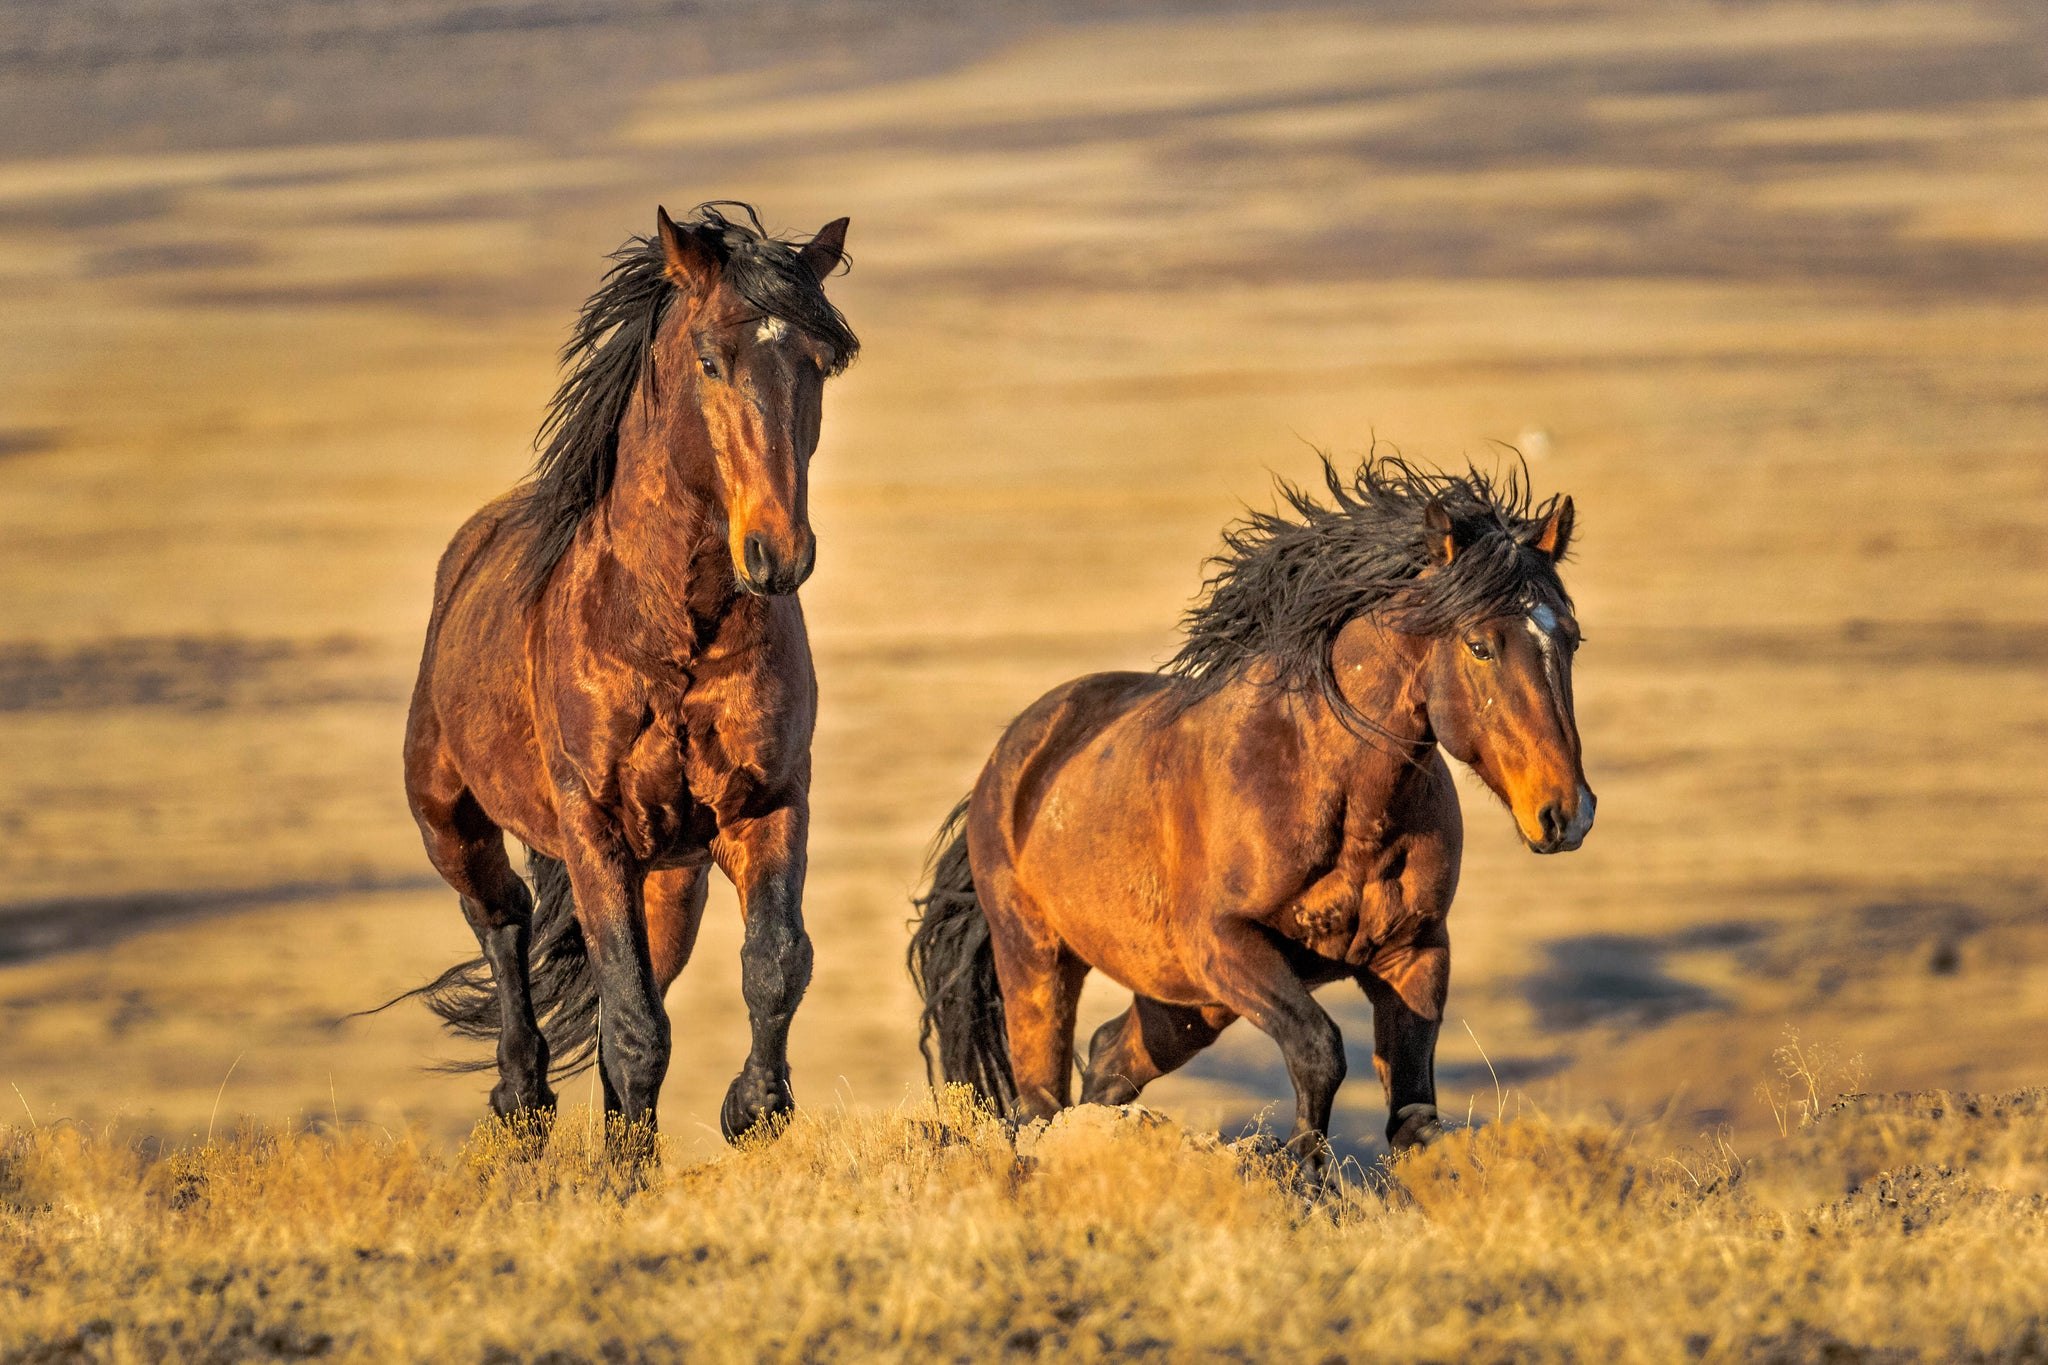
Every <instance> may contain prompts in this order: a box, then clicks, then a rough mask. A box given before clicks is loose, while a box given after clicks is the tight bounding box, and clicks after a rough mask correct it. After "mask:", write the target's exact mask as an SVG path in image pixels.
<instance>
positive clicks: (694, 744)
mask: <svg viewBox="0 0 2048 1365" xmlns="http://www.w3.org/2000/svg"><path fill="white" fill-rule="evenodd" d="M723 207H728V208H737V209H739V210H743V211H744V214H745V218H746V221H745V222H739V221H735V220H733V219H729V218H727V217H726V216H725V214H724V213H722V212H721V211H720V209H721V206H719V205H705V206H703V207H701V208H699V209H698V210H697V211H696V212H695V214H694V215H693V216H692V217H691V218H690V219H689V220H688V221H686V222H683V223H680V224H679V223H676V222H675V221H673V220H672V219H670V217H669V216H668V214H667V212H666V211H663V210H657V212H656V220H657V222H656V226H657V232H656V235H655V236H653V237H635V238H632V239H631V240H629V241H628V242H627V243H626V244H625V246H623V247H622V248H620V250H619V251H618V252H617V253H615V254H614V255H613V257H612V260H613V262H614V264H613V266H612V268H611V270H610V271H609V272H608V273H607V274H606V276H605V279H604V282H603V284H602V285H601V287H600V288H599V289H598V291H597V292H596V293H595V294H593V295H591V297H590V300H589V302H587V303H586V304H585V305H584V307H583V312H582V315H581V317H580V318H579V319H578V321H577V325H576V328H575V331H574V333H573V335H572V336H571V339H570V341H569V344H568V346H567V348H566V349H565V350H564V352H563V361H564V365H565V368H566V370H567V375H566V377H565V378H564V380H563V382H562V385H561V387H560V389H559V390H557V392H556V394H555V397H554V401H553V404H552V406H551V408H550V411H549V415H548V420H547V422H546V423H545V424H544V425H543V427H542V429H541V431H542V437H543V438H544V439H545V440H546V441H547V444H546V446H545V448H544V449H543V450H542V452H541V454H540V457H539V460H538V462H537V464H536V466H535V471H534V474H533V477H532V478H531V479H530V480H529V481H528V482H527V483H526V484H524V485H523V486H521V487H520V488H518V489H515V490H514V491H513V492H511V493H509V494H507V495H505V496H504V497H501V498H499V499H498V500H497V501H496V502H493V503H491V504H490V505H489V506H487V507H485V508H484V509H483V510H482V511H481V512H478V513H477V514H476V515H475V516H474V517H472V518H471V519H470V520H469V522H468V523H467V524H466V525H465V526H464V527H463V528H462V529H461V530H460V531H458V532H457V533H456V535H455V539H454V540H453V541H452V542H451V543H450V544H449V547H448V550H447V553H446V554H445V555H444V556H443V557H442V560H441V566H440V571H439V573H438V575H437V577H436V579H435V583H434V609H433V615H432V618H431V621H430V623H429V625H428V627H427V644H426V655H425V658H424V659H423V660H422V662H421V664H420V675H419V683H418V686H417V688H416V689H415V691H414V693H413V700H412V713H411V716H410V719H409V721H408V724H407V727H406V736H405V787H406V795H407V797H408V798H409V800H410V802H411V806H412V813H413V818H414V819H415V820H416V821H417V822H418V824H419V828H420V834H421V836H422V837H423V838H424V839H425V841H426V847H427V856H428V858H429V859H431V860H432V862H433V864H434V867H435V869H436V870H437V871H439V872H440V874H441V876H442V877H444V878H445V879H446V880H447V881H448V884H449V885H450V886H452V887H454V888H455V891H456V893H457V894H458V895H459V896H461V898H462V909H463V913H464V914H465V915H466V916H467V917H468V919H469V923H470V927H471V928H472V929H474V930H475V931H476V936H477V941H478V942H479V943H480V944H481V945H482V948H483V956H482V957H481V958H478V959H475V960H472V961H470V962H465V963H461V964H459V965H457V966H455V967H452V968H450V969H449V970H448V971H447V972H445V973H443V974H442V976H441V977H440V978H439V979H437V980H435V981H433V982H430V983H428V984H427V985H425V986H422V987H420V988H419V990H417V991H414V992H411V993H410V994H414V995H421V996H424V997H425V998H426V1001H427V1003H428V1004H429V1006H430V1007H431V1008H433V1009H434V1010H435V1012H437V1013H438V1014H440V1015H441V1017H442V1018H443V1019H444V1020H445V1021H446V1022H447V1024H448V1025H449V1027H451V1028H452V1029H454V1030H455V1031H456V1032H458V1033H461V1034H465V1035H467V1036H470V1037H476V1038H489V1039H495V1040H496V1042H497V1059H496V1063H497V1070H498V1083H497V1085H496V1087H495V1088H493V1089H492V1091H491V1107H492V1108H493V1109H494V1110H496V1111H497V1112H498V1113H499V1114H501V1115H507V1116H511V1115H520V1114H524V1115H528V1116H531V1117H534V1118H536V1119H541V1120H544V1119H545V1118H546V1116H547V1115H548V1114H550V1113H552V1111H553V1107H554V1103H555V1096H554V1092H553V1090H552V1089H550V1088H549V1084H548V1081H549V1077H550V1075H551V1074H552V1075H554V1076H557V1077H559V1076H562V1075H566V1074H570V1073H572V1072H574V1071H578V1070H581V1069H582V1068H583V1067H584V1066H586V1065H589V1063H590V1061H591V1053H592V1051H593V1049H594V1050H595V1053H596V1062H597V1067H598V1071H599V1074H600V1075H601V1076H602V1078H603V1081H604V1102H605V1109H606V1112H607V1114H608V1115H611V1116H616V1117H617V1118H618V1119H621V1120H623V1121H624V1122H623V1123H617V1124H609V1125H608V1127H609V1128H610V1129H611V1130H612V1131H613V1132H614V1133H626V1134H634V1135H635V1136H632V1137H630V1138H628V1139H626V1140H627V1141H630V1142H632V1143H633V1144H635V1147H636V1150H639V1151H642V1152H645V1151H651V1141H652V1140H651V1136H649V1135H650V1134H651V1132H652V1128H653V1124H654V1119H655V1099H656V1096H657V1094H658V1092H659V1091H660V1088H661V1082H662V1077H663V1075H664V1074H665V1073H666V1072H667V1069H668V1060H669V1024H668V1015H667V1013H666V1012H665V1010H664V1009H663V1005H662V996H663V994H664V993H665V992H666V991H667V989H668V986H669V983H671V982H672V981H674V980H675V978H676V976H677V974H678V973H680V972H681V971H682V969H683V966H684V964H685V963H687V962H688V961H689V958H690V950H691V948H692V946H693V945H694V943H695V942H696V938H697V926H698V923H699V920H700V919H701V917H702V915H703V912H704V898H705V890H706V886H705V877H706V871H705V869H706V868H707V866H708V865H710V864H712V863H716V864H717V866H718V867H719V869H720V870H721V871H722V872H724V873H725V875H726V876H727V877H729V878H730V879H731V880H732V883H733V885H734V886H735V887H736V888H737V889H738V891H739V897H740V912H741V914H742V916H743V917H744V919H745V946H744V947H743V948H742V950H741V957H740V970H741V974H742V980H743V994H744V995H745V998H746V1002H747V1012H748V1016H749V1019H750V1022H751V1024H752V1027H753V1046H752V1049H751V1050H750V1051H749V1053H748V1055H747V1061H746V1065H745V1067H744V1069H742V1070H741V1072H740V1074H739V1076H738V1078H737V1079H735V1080H734V1081H733V1083H732V1086H731V1088H730V1089H728V1090H727V1092H726V1095H725V1103H724V1106H723V1108H722V1110H721V1113H720V1119H721V1124H722V1127H723V1128H724V1130H725V1133H726V1135H727V1136H728V1137H733V1136H735V1135H737V1134H740V1133H742V1132H745V1131H747V1130H749V1129H752V1128H754V1127H756V1126H758V1125H761V1124H763V1123H766V1122H770V1121H772V1120H774V1119H776V1118H778V1117H779V1116H781V1115H783V1114H786V1113H787V1112H789V1111H790V1109H791V1108H792V1107H793V1101H792V1099H791V1096H790V1088H789V1060H788V1038H789V1025H790V1017H791V1015H792V1014H793V1013H794V1011H795V1009H796V1006H797V1002H798V1001H799V1000H800V999H801V998H802V996H803V992H804V987H805V985H806V984H807V983H808V982H809V980H810V975H811V943H810V939H809V937H808V936H807V935H806V933H805V932H804V921H803V909H802V899H803V884H804V858H805V840H806V835H807V831H808V824H809V810H810V807H809V791H810V778H811V731H812V726H813V722H814V719H815V715H816V706H817V684H816V679H815V677H814V675H813V673H812V671H811V653H810V645H809V642H808V640H807V638H806V636H805V633H804V619H803V611H802V609H801V608H800V607H799V606H798V605H797V599H796V597H795V593H796V590H797V588H798V586H799V585H801V584H802V583H803V581H804V579H805V578H806V577H807V576H808V575H809V573H810V571H811V563H812V558H813V554H814V551H815V545H816V543H815V541H814V540H813V538H812V535H811V527H810V521H809V515H808V506H807V503H808V495H807V490H808V486H809V478H808V469H809V464H810V459H811V453H812V451H813V450H814V449H815V448H816V446H817V443H818V428H819V421H820V411H821V405H822V396H823V390H824V385H825V380H826V378H827V377H828V376H830V375H833V374H836V373H838V372H839V371H840V370H841V369H843V368H844V367H845V366H846V365H847V363H848V362H850V361H851V360H852V359H853V356H854V353H855V351H856V350H857V348H858V346H859V343H858V341H857V340H856V339H855V337H854V335H853V333H852V331H851V330H850V329H849V328H848V327H847V325H846V322H845V320H844V319H843V318H842V317H841V316H840V315H839V311H838V310H837V309H836V308H834V307H833V306H832V304H831V303H830V302H828V301H827V300H826V298H825V293H824V289H823V281H824V279H825V277H826V276H827V275H829V274H830V273H831V272H832V270H833V268H834V267H835V266H837V265H838V264H839V261H840V259H841V254H842V252H841V248H842V245H843V243H844V241H845V235H846V220H845V219H844V218H841V219H838V220H837V221H835V222H832V223H829V224H827V225H826V226H825V227H824V228H823V229H822V230H820V231H819V233H818V234H817V235H816V236H815V237H813V238H811V239H810V240H809V241H808V242H807V243H803V244H801V245H799V244H797V243H794V242H788V241H783V240H779V239H777V238H774V237H770V236H768V235H767V234H766V233H765V232H764V231H762V230H761V228H760V220H759V219H758V218H757V217H756V216H755V215H754V213H753V210H752V209H750V208H747V207H746V206H745V205H725V206H723ZM506 833H510V834H512V835H513V836H514V837H516V838H517V839H519V840H520V841H521V842H523V843H524V844H525V845H526V846H527V849H528V857H529V867H530V869H531V871H532V874H533V890H532V893H529V891H528V888H527V886H526V884H525V883H524V882H522V881H521V880H520V878H519V877H518V875H517V874H515V873H514V872H513V870H512V866H511V864H510V862H509V861H508V860H507V858H506V855H505V843H504V835H505V834H506ZM401 998H403V997H401ZM488 1065H489V1063H477V1064H475V1066H474V1068H473V1069H478V1070H481V1069H483V1068H484V1067H486V1066H488Z"/></svg>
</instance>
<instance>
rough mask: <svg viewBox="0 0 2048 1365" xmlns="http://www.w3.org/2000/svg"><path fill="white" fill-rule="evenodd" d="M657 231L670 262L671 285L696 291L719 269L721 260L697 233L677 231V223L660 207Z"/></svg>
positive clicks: (678, 229)
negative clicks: (695, 289) (719, 260)
mask: <svg viewBox="0 0 2048 1365" xmlns="http://www.w3.org/2000/svg"><path fill="white" fill-rule="evenodd" d="M654 230H655V234H656V235H657V236H659V237H660V238H661V255H662V259H663V260H664V261H665V262H667V272H668V277H669V279H670V281H671V282H673V283H675V284H677V285H680V286H681V287H682V288H684V289H694V288H696V287H698V286H699V285H702V284H704V283H706V282H707V281H709V280H710V278H711V273H712V271H714V270H716V269H717V268H718V258H717V257H715V256H713V255H712V254H711V248H710V247H708V246H706V245H705V244H704V243H703V242H702V241H701V240H699V238H698V237H697V234H696V233H694V232H685V231H683V230H682V229H681V228H679V227H677V226H676V220H675V219H673V218H671V217H669V216H668V210H667V209H665V208H663V207H661V206H660V205H659V204H657V205H655V208H654Z"/></svg>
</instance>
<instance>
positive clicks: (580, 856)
mask: <svg viewBox="0 0 2048 1365" xmlns="http://www.w3.org/2000/svg"><path fill="white" fill-rule="evenodd" d="M562 830H563V834H564V840H563V842H564V845H565V848H564V852H565V853H566V855H567V856H566V857H565V858H564V859H563V861H564V862H566V863H567V864H568V867H569V884H570V886H571V887H572V888H573V890H574V892H575V896H576V918H577V921H578V922H579V923H580V924H581V925H582V926H583V941H584V944H585V946H586V948H587V949H588V951H589V954H590V966H591V970H592V971H594V972H595V973H596V975H597V998H598V1025H597V1065H598V1071H599V1074H600V1075H601V1076H602V1078H603V1080H604V1094H605V1110H606V1114H607V1117H608V1118H611V1117H616V1118H617V1119H618V1120H620V1122H617V1123H611V1122H608V1123H607V1124H606V1126H605V1135H606V1144H607V1146H608V1147H609V1148H610V1149H611V1150H612V1152H613V1154H614V1155H617V1156H622V1157H627V1158H630V1159H634V1160H651V1159H653V1157H654V1155H655V1149H654V1140H653V1135H654V1130H655V1126H656V1116H655V1103H656V1100H657V1099H658V1097H659V1096H660V1094H661V1082H662V1078H663V1077H664V1076H666V1075H667V1074H668V1055H669V1026H668V1011H667V1010H665V1009H664V1008H663V1007H662V1003H661V993H660V992H659V991H658V990H656V989H655V984H654V969H653V965H652V962H651V960H650V957H649V954H648V946H647V920H646V915H645V913H644V910H643V906H642V899H641V882H642V877H643V873H642V870H641V868H640V866H639V864H638V862H637V860H636V859H635V858H634V857H633V856H632V852H631V850H630V849H628V848H627V846H626V841H625V839H624V838H623V837H622V836H621V835H620V833H619V831H618V828H617V826H616V824H615V823H614V822H613V821H612V819H611V817H610V815H609V814H607V813H606V812H605V811H603V810H602V809H600V808H598V807H596V806H594V805H592V804H590V803H588V802H569V801H565V802H564V803H563V811H562Z"/></svg>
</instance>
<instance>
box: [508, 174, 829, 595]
mask: <svg viewBox="0 0 2048 1365" xmlns="http://www.w3.org/2000/svg"><path fill="white" fill-rule="evenodd" d="M723 209H735V210H737V211H739V212H740V213H742V214H744V215H745V219H746V221H745V222H736V221H734V220H733V219H730V218H727V217H726V216H725V214H724V213H723V212H722V211H721V210H723ZM680 226H681V227H682V228H683V230H684V231H686V232H691V233H694V234H696V236H697V237H698V239H699V240H701V241H704V242H707V243H709V244H710V246H711V247H712V249H713V251H714V252H716V253H717V255H718V257H719V260H720V261H721V263H722V268H723V278H724V281H725V283H726V284H727V285H729V286H731V288H732V289H733V290H734V292H736V293H737V294H738V295H739V296H740V297H741V298H743V299H745V300H746V301H747V303H748V304H749V305H751V306H752V307H754V308H757V309H759V310H760V311H761V312H762V313H763V314H764V315H766V316H769V317H776V318H780V319H782V320H783V321H784V322H787V323H789V324H790V325H791V326H792V327H795V328H797V329H799V330H801V331H804V332H807V333H809V334H810V335H811V336H814V337H816V338H817V339H818V340H819V341H821V342H823V343H824V344H825V345H826V346H827V347H829V348H830V349H831V352H832V362H831V367H830V370H829V373H831V374H837V373H839V372H840V371H841V370H843V369H845V368H846V367H847V366H848V365H850V364H851V363H853V358H854V356H855V355H857V354H858V353H859V351H860V340H859V338H857V337H856V336H854V334H853V329H852V328H850V327H848V326H847V325H846V319H845V318H844V317H842V316H840V313H839V310H838V309H837V308H835V307H834V306H833V305H832V302H831V300H829V299H827V298H826V297H825V291H824V289H823V288H822V287H821V286H820V285H819V283H818V281H817V279H816V278H815V277H814V276H813V275H812V273H811V269H810V267H809V266H807V265H805V264H804V263H803V261H802V260H801V259H800V258H799V257H798V255H797V251H798V249H799V248H800V247H801V246H802V243H801V242H799V241H795V240H792V239H789V238H784V237H772V236H770V235H769V234H768V232H767V230H766V229H764V228H763V227H762V226H761V220H760V217H759V216H758V215H757V214H756V213H755V212H754V210H753V208H752V207H750V206H749V205H746V204H740V203H734V202H731V201H727V200H720V201H717V202H714V203H709V204H700V205H698V206H697V208H696V209H694V210H693V211H692V212H691V213H690V215H689V217H688V218H686V219H685V220H683V221H682V223H681V224H680ZM608 259H609V260H610V261H611V262H612V266H611V268H610V269H609V270H607V271H606V272H605V275H604V280H603V282H602V283H600V284H599V285H598V287H597V292H596V293H594V294H592V295H591V296H590V298H589V299H588V300H586V301H585V302H584V305H583V311H582V312H581V313H580V314H578V315H577V318H576V325H575V327H574V328H573V329H572V330H571V331H570V333H569V340H568V342H567V344H565V345H564V346H563V347H562V365H563V367H564V369H565V370H566V371H567V373H566V374H564V375H563V377H562V383H561V386H560V387H559V388H557V389H556V390H555V396H554V397H553V398H552V399H551V400H549V402H548V412H547V417H546V418H545V419H544V420H543V421H542V422H541V425H540V433H539V435H538V436H536V437H535V442H534V443H535V444H536V445H538V446H540V447H541V449H540V454H539V456H538V458H536V459H535V461H534V465H533V473H532V475H531V476H530V477H529V478H528V479H527V481H526V484H525V485H524V487H523V488H522V489H521V490H520V495H519V499H518V502H517V504H516V505H515V507H514V508H513V511H512V517H513V518H514V519H515V520H516V521H517V522H519V523H520V524H522V525H523V526H524V527H525V528H526V529H527V530H528V531H529V532H530V533H531V534H530V535H529V537H528V539H527V542H526V545H525V547H524V550H523V551H522V554H521V560H520V565H519V570H520V579H521V586H522V588H523V590H524V593H525V595H526V597H527V598H528V599H531V598H533V597H537V596H538V595H539V594H540V591H541V589H542V588H544V587H546V586H547V581H548V576H549V575H550V574H552V573H553V572H554V568H555V565H556V564H557V563H558V562H559V561H560V560H561V558H562V555H563V554H564V553H565V552H566V551H567V550H568V548H569V543H570V542H571V541H572V540H574V539H575V538H576V528H577V527H578V526H581V525H582V524H583V519H584V518H585V517H586V516H588V515H589V514H590V511H591V509H592V508H594V507H596V506H597V505H598V503H599V502H601V501H603V499H604V496H605V494H606V493H607V492H609V491H610V490H611V485H612V475H613V474H614V472H616V470H617V467H618V457H619V423H620V422H621V421H622V420H623V419H624V418H625V415H626V405H627V403H628V402H630V401H631V399H632V397H633V390H634V388H635V387H636V386H637V385H638V384H640V383H642V382H643V381H644V382H645V383H647V384H648V385H650V386H652V385H653V383H654V380H655V376H654V372H653V367H652V366H650V365H649V364H648V358H649V356H650V355H651V354H652V352H653V349H654V338H655V337H656V336H657V335H659V333H660V331H661V321H662V318H663V317H664V316H666V314H667V312H668V305H669V303H670V301H671V300H672V299H673V298H674V296H675V286H674V285H673V284H671V283H670V282H669V279H668V275H667V263H666V261H665V259H664V257H663V256H662V251H661V243H660V242H659V241H657V240H656V239H655V238H653V237H629V238H627V239H626V242H625V244H624V245H623V246H621V247H620V248H619V249H618V250H617V251H614V252H613V253H612V254H611V256H610V257H609V258H608Z"/></svg>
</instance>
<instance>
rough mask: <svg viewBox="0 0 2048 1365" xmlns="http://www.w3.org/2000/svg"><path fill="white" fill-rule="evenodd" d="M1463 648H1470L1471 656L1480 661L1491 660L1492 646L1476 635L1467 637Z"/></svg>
mask: <svg viewBox="0 0 2048 1365" xmlns="http://www.w3.org/2000/svg"><path fill="white" fill-rule="evenodd" d="M1465 648H1467V649H1469V650H1471V651H1472V657H1473V658H1475V659H1477V660H1479V662H1481V663H1490V662H1492V660H1493V646H1492V645H1489V644H1488V643H1486V641H1484V640H1481V639H1479V638H1478V637H1477V636H1474V637H1472V638H1469V639H1467V640H1466V641H1465Z"/></svg>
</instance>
